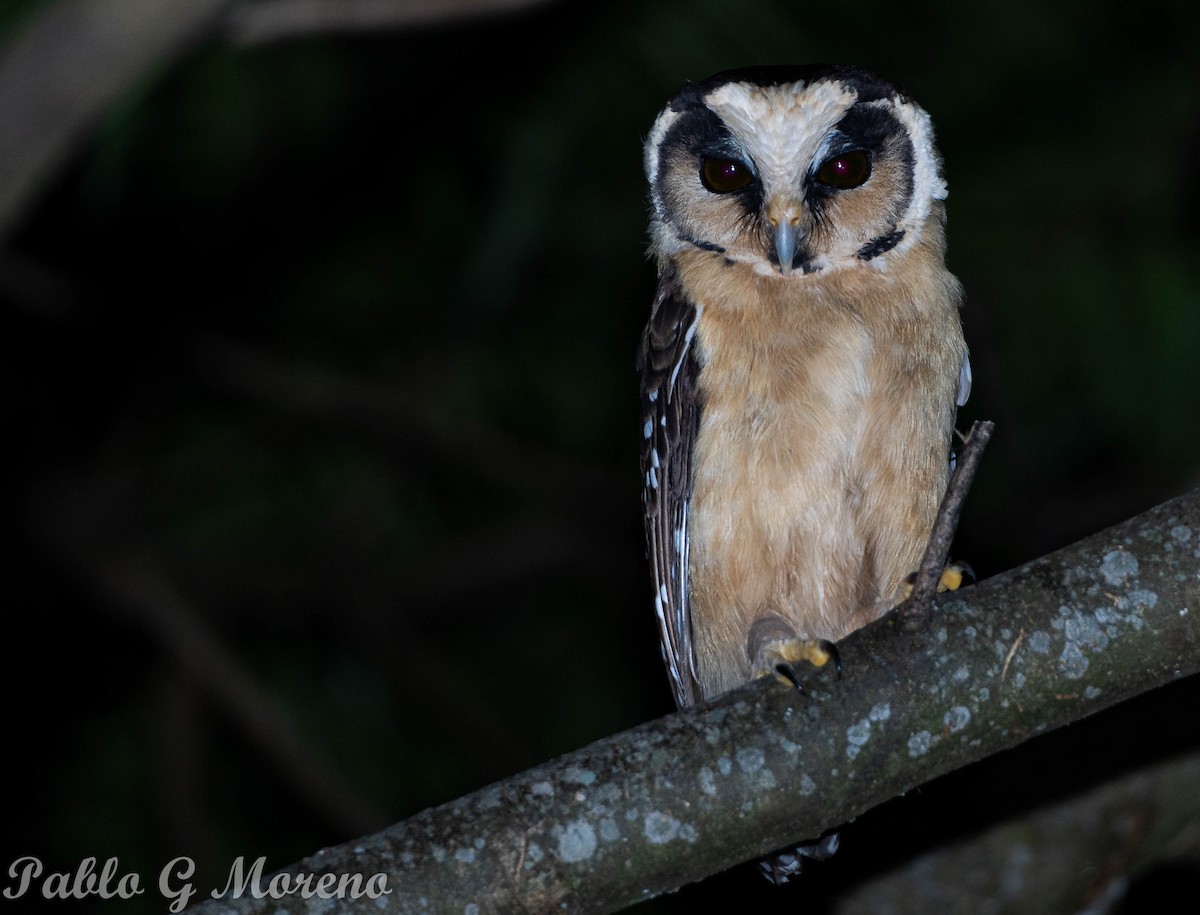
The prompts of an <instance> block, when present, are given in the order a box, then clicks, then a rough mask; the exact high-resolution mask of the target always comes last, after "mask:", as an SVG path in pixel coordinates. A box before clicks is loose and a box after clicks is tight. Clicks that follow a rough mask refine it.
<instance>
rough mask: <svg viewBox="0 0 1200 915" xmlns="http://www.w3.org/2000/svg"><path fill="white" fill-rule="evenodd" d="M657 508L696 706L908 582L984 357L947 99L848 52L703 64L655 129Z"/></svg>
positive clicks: (679, 680) (645, 376) (674, 659)
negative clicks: (956, 245)
mask: <svg viewBox="0 0 1200 915" xmlns="http://www.w3.org/2000/svg"><path fill="white" fill-rule="evenodd" d="M645 167H646V176H647V178H648V180H649V186H650V200H651V208H652V212H651V238H652V244H651V250H652V253H653V256H654V258H655V259H656V261H657V265H658V291H657V294H656V296H655V298H654V303H653V307H652V309H651V313H650V319H649V323H648V324H647V326H646V329H645V333H644V335H643V338H642V341H641V347H640V351H639V360H638V364H639V370H640V373H641V394H642V409H643V413H642V419H643V428H642V435H643V448H642V471H643V473H644V500H645V521H646V535H647V543H648V553H649V557H650V564H651V567H652V571H653V578H654V589H655V591H654V605H655V611H656V612H657V615H658V625H659V632H660V636H661V641H662V651H663V656H664V659H665V661H666V666H667V671H668V674H669V678H670V684H671V688H672V691H673V693H674V696H675V701H676V703H677V704H678V705H679V706H681V707H682V706H687V705H691V704H693V703H696V702H699V701H701V700H703V699H706V698H710V697H712V696H715V695H717V694H719V693H723V692H726V691H727V690H729V689H732V688H733V687H736V686H739V685H741V684H744V683H746V682H748V681H749V680H750V679H752V678H753V677H755V676H761V675H764V674H767V673H778V672H783V671H793V670H794V668H792V666H791V665H793V664H796V663H798V662H799V661H800V660H802V659H808V660H811V661H814V662H816V663H822V662H823V661H824V660H825V659H826V658H827V657H828V654H829V652H828V646H829V643H831V642H836V641H837V640H838V639H840V638H842V637H844V636H845V635H847V634H848V633H850V632H852V631H853V630H855V629H857V628H859V627H861V626H863V625H865V624H867V623H869V622H871V621H872V620H874V619H876V618H878V617H879V616H880V615H881V614H883V613H884V612H885V611H887V610H888V609H889V608H891V607H893V606H895V605H896V604H897V603H898V602H899V601H900V600H901V599H902V597H903V595H904V589H905V582H906V579H908V578H909V577H910V573H912V572H913V571H914V570H915V569H916V568H917V567H918V565H919V563H920V560H921V556H922V553H923V551H924V549H925V546H926V543H927V541H928V539H929V536H930V532H931V530H932V528H933V524H934V520H935V516H936V514H937V509H938V506H939V504H940V501H941V498H942V495H943V493H944V491H945V489H946V486H947V481H948V476H949V470H950V466H949V464H950V454H951V446H952V436H953V434H954V421H955V415H956V407H957V406H961V405H962V404H963V403H964V402H965V401H966V398H967V394H968V393H969V389H970V384H971V371H970V363H969V361H968V358H967V349H966V345H965V343H964V341H963V334H962V328H961V324H960V320H959V306H960V303H961V298H962V293H961V287H960V285H959V283H958V281H957V280H956V279H955V277H954V276H953V275H952V274H951V273H950V272H949V271H948V270H947V269H946V265H945V262H944V254H945V245H946V243H945V232H944V227H945V205H944V200H945V198H946V184H945V181H944V180H943V177H942V171H941V159H940V156H939V154H938V151H937V149H936V148H935V146H934V138H933V129H932V125H931V123H930V119H929V116H928V115H927V114H926V113H925V111H924V110H923V109H921V108H920V107H919V106H918V105H917V104H916V103H915V102H914V101H913V100H912V99H910V98H909V97H908V96H906V95H905V94H904V93H903V92H901V91H900V90H898V89H897V88H896V87H895V86H893V85H891V84H890V83H888V82H885V81H884V80H882V79H880V78H878V77H876V76H874V75H872V74H870V73H868V72H866V71H864V70H860V69H857V68H854V67H846V66H827V65H813V66H788V67H765V68H756V69H744V70H732V71H728V72H724V73H720V74H718V75H716V76H713V77H711V78H709V79H706V80H703V81H701V82H695V83H689V84H688V85H686V86H685V87H684V88H683V89H682V91H680V92H679V94H678V95H676V96H675V97H674V98H673V99H671V101H670V102H669V103H668V104H667V106H666V107H665V108H664V109H663V110H662V112H661V113H660V114H659V115H658V118H657V119H656V120H655V122H654V127H653V129H652V130H651V131H650V135H649V137H648V139H647V141H646V145H645Z"/></svg>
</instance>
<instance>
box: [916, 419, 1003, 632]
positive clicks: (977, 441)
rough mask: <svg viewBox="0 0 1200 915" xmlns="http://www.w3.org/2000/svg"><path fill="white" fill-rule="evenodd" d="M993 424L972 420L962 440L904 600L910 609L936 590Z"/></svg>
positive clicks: (927, 600)
mask: <svg viewBox="0 0 1200 915" xmlns="http://www.w3.org/2000/svg"><path fill="white" fill-rule="evenodd" d="M994 428H995V424H994V423H992V422H989V421H986V420H984V421H978V420H977V421H976V422H975V424H974V425H972V426H971V431H970V432H969V433H968V434H967V438H966V441H965V442H963V447H962V451H961V452H960V453H959V455H958V460H957V463H956V465H955V468H954V473H953V474H952V475H951V477H950V485H949V486H947V487H946V494H945V495H944V496H943V497H942V504H941V506H940V507H939V508H938V514H937V520H936V521H935V522H934V525H933V533H932V534H931V535H930V537H929V544H928V545H927V546H926V547H925V555H924V556H923V557H922V559H921V565H920V567H919V568H918V570H917V579H916V581H915V582H914V583H913V589H912V594H911V595H910V596H909V599H908V602H907V604H908V607H909V608H910V610H913V609H916V610H920V609H925V608H928V606H929V603H930V601H931V600H933V595H934V594H936V593H937V587H938V582H939V580H940V579H941V577H942V569H944V568H945V566H946V562H947V560H948V559H949V558H950V544H951V543H952V542H953V541H954V532H955V531H956V530H958V519H959V518H960V517H961V516H962V508H963V502H964V501H966V498H967V492H968V491H969V490H970V489H971V483H972V482H973V481H974V479H975V471H976V470H977V469H979V462H980V460H981V459H982V458H983V450H984V449H985V448H986V447H987V443H988V442H989V441H990V440H991V437H992V430H993V429H994Z"/></svg>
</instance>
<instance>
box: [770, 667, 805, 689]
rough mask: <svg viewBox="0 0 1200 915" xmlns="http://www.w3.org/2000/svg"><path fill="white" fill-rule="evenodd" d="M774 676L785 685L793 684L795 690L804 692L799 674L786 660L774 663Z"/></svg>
mask: <svg viewBox="0 0 1200 915" xmlns="http://www.w3.org/2000/svg"><path fill="white" fill-rule="evenodd" d="M775 676H776V677H777V678H778V679H779V680H780V681H781V682H783V683H785V684H786V685H788V686H794V687H795V688H796V691H797V692H800V693H802V692H804V687H803V686H802V685H801V684H800V675H799V674H797V673H796V668H795V667H793V666H792V665H791V664H789V663H788V662H787V661H780V662H779V663H778V664H776V665H775Z"/></svg>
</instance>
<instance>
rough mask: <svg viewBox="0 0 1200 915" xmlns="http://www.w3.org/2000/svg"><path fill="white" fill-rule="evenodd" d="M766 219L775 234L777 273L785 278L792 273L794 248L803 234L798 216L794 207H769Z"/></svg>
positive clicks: (794, 256) (794, 257)
mask: <svg viewBox="0 0 1200 915" xmlns="http://www.w3.org/2000/svg"><path fill="white" fill-rule="evenodd" d="M767 219H769V220H770V221H771V226H772V229H773V231H774V233H775V256H776V257H778V258H779V272H780V273H782V274H783V275H784V276H787V275H788V274H789V273H791V272H792V262H793V261H794V260H795V259H796V246H797V245H798V244H799V242H800V239H801V238H802V237H803V235H804V233H803V231H802V230H801V229H800V227H799V226H800V216H799V214H798V213H797V211H796V209H795V208H794V207H790V206H780V207H771V208H770V209H769V210H767Z"/></svg>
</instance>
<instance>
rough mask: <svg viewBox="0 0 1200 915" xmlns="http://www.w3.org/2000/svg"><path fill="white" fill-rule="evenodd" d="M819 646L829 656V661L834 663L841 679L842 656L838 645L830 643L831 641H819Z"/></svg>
mask: <svg viewBox="0 0 1200 915" xmlns="http://www.w3.org/2000/svg"><path fill="white" fill-rule="evenodd" d="M817 646H818V647H819V648H820V649H821V651H823V652H825V654H827V655H828V656H829V660H831V661H833V669H834V671H836V672H837V675H838V678H839V679H840V678H841V676H842V654H841V652H839V651H838V647H837V645H835V644H834V643H833V642H831V641H829V639H817Z"/></svg>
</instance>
